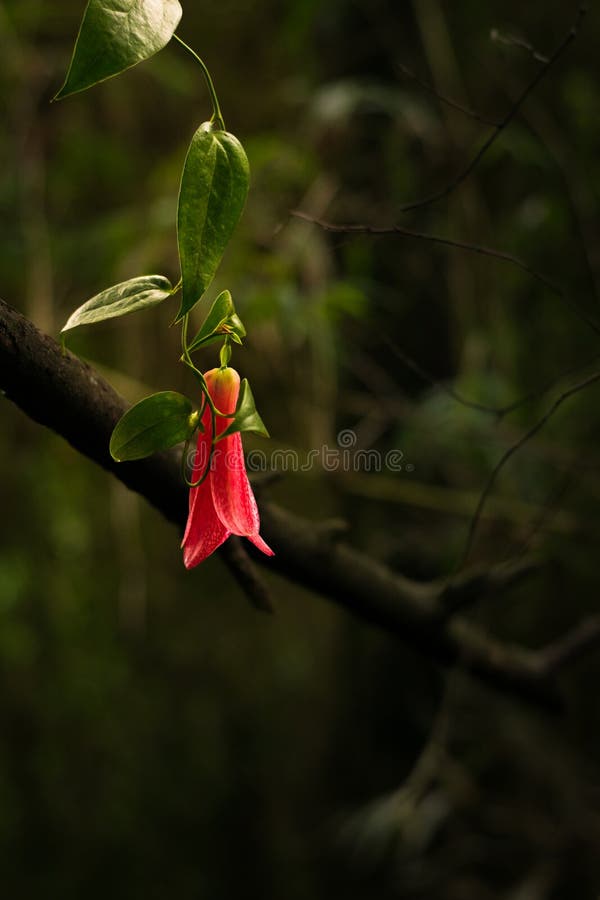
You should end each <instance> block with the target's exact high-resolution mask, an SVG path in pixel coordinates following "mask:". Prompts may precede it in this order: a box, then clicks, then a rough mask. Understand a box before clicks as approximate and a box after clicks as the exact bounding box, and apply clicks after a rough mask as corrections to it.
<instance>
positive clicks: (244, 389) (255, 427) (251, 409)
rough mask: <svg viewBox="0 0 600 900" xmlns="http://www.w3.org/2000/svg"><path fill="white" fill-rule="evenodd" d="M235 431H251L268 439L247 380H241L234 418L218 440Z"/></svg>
mask: <svg viewBox="0 0 600 900" xmlns="http://www.w3.org/2000/svg"><path fill="white" fill-rule="evenodd" d="M236 431H253V432H254V433H255V434H260V435H262V436H263V437H269V432H268V431H267V429H266V427H265V423H264V422H263V420H262V419H261V417H260V416H259V414H258V412H257V409H256V404H255V402H254V397H253V396H252V390H251V389H250V385H249V383H248V379H247V378H243V379H242V383H241V385H240V394H239V397H238V402H237V405H236V408H235V417H234V419H233V422H232V423H231V425H229V426H228V428H226V429H225V431H224V432H223V433H222V434H220V435H219V437H218V440H221V439H222V438H224V437H227V435H228V434H234V432H236Z"/></svg>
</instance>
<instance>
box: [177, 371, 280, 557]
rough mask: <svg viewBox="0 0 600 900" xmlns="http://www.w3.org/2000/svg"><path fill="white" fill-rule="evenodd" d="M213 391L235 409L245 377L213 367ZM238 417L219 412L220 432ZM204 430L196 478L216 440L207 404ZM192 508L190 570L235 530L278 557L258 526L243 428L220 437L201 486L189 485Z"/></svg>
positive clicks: (187, 548) (187, 542)
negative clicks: (244, 447) (247, 471)
mask: <svg viewBox="0 0 600 900" xmlns="http://www.w3.org/2000/svg"><path fill="white" fill-rule="evenodd" d="M204 378H205V380H206V384H207V386H208V391H209V393H210V396H211V398H212V401H213V403H214V404H215V406H216V408H217V409H218V410H219V412H223V413H225V412H230V411H231V412H233V411H234V410H235V407H236V403H237V399H238V395H239V392H240V376H239V375H238V373H237V372H236V370H235V369H232V368H230V367H227V368H224V369H211V370H210V372H206V373H205V375H204ZM232 420H233V417H231V418H228V417H222V416H218V417H217V420H216V429H217V436H219V435H220V434H222V433H223V432H224V431H225V429H226V428H227V427H228V426H229V425H230V424H231V422H232ZM202 425H203V426H204V431H199V432H198V444H197V447H196V458H195V461H194V467H193V476H192V481H196V480H197V479H198V478H200V476H201V475H202V474H203V472H204V471H205V469H206V466H207V464H208V459H209V456H210V451H211V445H212V437H213V435H212V417H211V413H210V409H209V408H208V407H206V408H205V410H204V413H203V415H202ZM189 503H190V511H189V515H188V520H187V525H186V529H185V534H184V536H183V541H182V543H181V546H182V547H183V562H184V565H185V567H186V568H187V569H191V568H192V567H193V566H197V565H198V563H201V562H202V560H204V559H206V557H207V556H210V554H211V553H213V552H214V551H215V550H216V549H217V547H220V545H221V544H222V543H223V542H224V541H226V540H227V538H228V537H229V536H230V535H232V534H237V535H239V536H240V537H245V538H248V540H249V541H252V543H253V544H254V545H255V546H256V547H258V549H259V550H262V552H263V553H266V554H267V556H273V551H272V550H271V548H270V547H269V546H268V545H267V544H266V543H265V542H264V541H263V539H262V538H261V537H260V535H259V533H258V531H259V528H260V519H259V515H258V507H257V505H256V500H255V498H254V494H253V493H252V488H251V486H250V482H249V481H248V476H247V474H246V464H245V461H244V451H243V448H242V437H241V435H240V433H239V431H236V432H235V433H234V434H230V435H228V436H227V437H224V438H222V440H220V441H218V442H217V443H216V445H215V447H214V450H213V455H212V459H211V464H210V471H209V473H208V475H207V477H206V478H205V479H204V481H203V482H202V483H201V484H199V485H198V487H193V488H190V500H189Z"/></svg>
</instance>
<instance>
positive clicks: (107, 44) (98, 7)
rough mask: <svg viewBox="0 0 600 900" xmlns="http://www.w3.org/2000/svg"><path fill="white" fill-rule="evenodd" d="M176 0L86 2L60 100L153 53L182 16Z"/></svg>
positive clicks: (121, 70)
mask: <svg viewBox="0 0 600 900" xmlns="http://www.w3.org/2000/svg"><path fill="white" fill-rule="evenodd" d="M181 13H182V9H181V4H180V3H179V2H178V0H89V3H88V5H87V7H86V10H85V13H84V14H83V20H82V22H81V26H80V28H79V34H78V35H77V41H76V42H75V49H74V51H73V58H72V59H71V64H70V66H69V71H68V72H67V77H66V79H65V83H64V84H63V86H62V87H61V89H60V91H59V92H58V94H57V95H56V97H55V98H54V99H55V100H59V99H60V98H61V97H67V96H68V95H69V94H75V93H77V91H83V90H85V88H88V87H91V86H92V85H93V84H97V83H98V82H99V81H105V80H106V79H107V78H112V77H113V75H118V74H119V73H120V72H123V71H124V70H125V69H129V68H131V66H135V65H136V64H137V63H139V62H142V60H144V59H148V58H149V57H150V56H154V54H155V53H158V51H159V50H162V48H163V47H164V46H165V45H166V44H168V42H169V41H170V40H171V37H172V36H173V32H174V31H175V29H176V28H177V25H178V24H179V20H180V18H181Z"/></svg>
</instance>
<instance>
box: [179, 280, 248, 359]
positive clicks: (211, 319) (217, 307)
mask: <svg viewBox="0 0 600 900" xmlns="http://www.w3.org/2000/svg"><path fill="white" fill-rule="evenodd" d="M227 335H229V337H230V338H231V339H232V340H233V341H235V343H236V344H241V343H242V338H243V337H246V329H245V328H244V325H243V323H242V320H241V319H240V317H239V316H238V315H237V313H236V311H235V307H234V305H233V300H232V299H231V294H230V293H229V291H222V292H221V293H220V294H219V296H218V297H217V299H216V300H215V301H214V303H213V305H212V306H211V308H210V310H209V313H208V315H207V317H206V319H205V320H204V323H203V325H202V327H201V328H200V331H199V332H198V334H197V335H196V337H195V338H194V340H193V341H192V343H191V344H190V346H189V350H190V353H191V352H192V351H193V350H197V349H198V347H206V346H207V345H208V344H213V343H214V342H215V341H218V340H222V339H223V338H224V337H225V336H227Z"/></svg>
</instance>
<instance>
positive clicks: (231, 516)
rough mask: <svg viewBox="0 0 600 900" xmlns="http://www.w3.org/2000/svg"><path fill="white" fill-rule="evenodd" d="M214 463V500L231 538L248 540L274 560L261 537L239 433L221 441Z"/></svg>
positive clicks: (216, 449) (212, 483)
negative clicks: (237, 536) (233, 535)
mask: <svg viewBox="0 0 600 900" xmlns="http://www.w3.org/2000/svg"><path fill="white" fill-rule="evenodd" d="M213 460H214V470H213V472H212V473H211V489H212V499H213V503H214V506H215V509H216V511H217V515H218V517H219V519H220V520H221V522H222V523H223V525H224V526H225V527H226V528H227V530H228V531H230V532H231V533H232V534H238V535H240V536H241V537H247V538H249V540H251V541H252V543H253V544H255V545H256V546H257V547H258V549H259V550H262V552H263V553H266V554H267V555H268V556H272V555H273V551H272V550H271V548H270V547H269V546H267V544H265V542H264V541H263V539H262V538H261V537H260V536H259V534H258V531H259V528H260V517H259V514H258V507H257V505H256V500H255V497H254V494H253V493H252V488H251V486H250V482H249V481H248V476H247V475H246V464H245V462H244V451H243V448H242V438H241V435H240V433H239V431H237V432H236V433H235V434H232V435H230V436H229V437H226V438H223V440H222V441H219V443H218V444H217V445H216V447H215V452H214V456H213Z"/></svg>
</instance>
